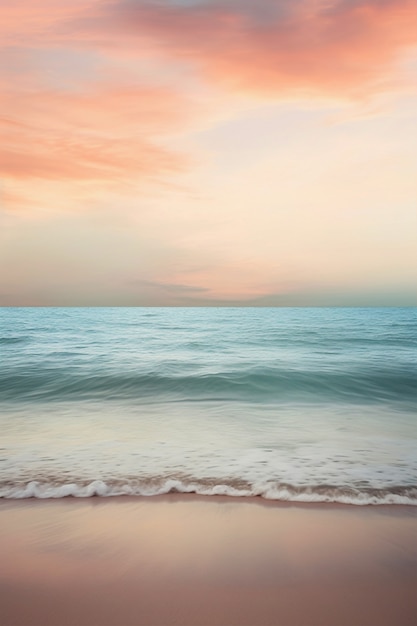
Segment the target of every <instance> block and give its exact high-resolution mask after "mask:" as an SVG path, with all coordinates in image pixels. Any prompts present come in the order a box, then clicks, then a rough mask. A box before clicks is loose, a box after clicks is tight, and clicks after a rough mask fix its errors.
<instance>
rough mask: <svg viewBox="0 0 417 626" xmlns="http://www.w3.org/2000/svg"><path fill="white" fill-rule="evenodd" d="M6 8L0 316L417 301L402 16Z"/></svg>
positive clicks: (118, 1) (406, 4) (416, 204)
mask: <svg viewBox="0 0 417 626" xmlns="http://www.w3.org/2000/svg"><path fill="white" fill-rule="evenodd" d="M0 12H1V19H0V42H1V44H0V46H1V50H0V54H1V58H2V64H1V69H0V83H1V90H0V93H1V95H0V129H1V136H2V140H1V142H0V168H1V187H0V203H1V204H0V304H2V305H36V306H37V305H58V306H59V305H155V306H159V305H185V306H186V305H250V306H254V305H256V306H258V305H409V304H416V303H417V297H416V293H417V286H416V283H417V252H416V251H417V130H416V129H417V29H416V23H417V3H416V2H415V0H109V1H107V0H71V1H68V0H2V3H1V8H0Z"/></svg>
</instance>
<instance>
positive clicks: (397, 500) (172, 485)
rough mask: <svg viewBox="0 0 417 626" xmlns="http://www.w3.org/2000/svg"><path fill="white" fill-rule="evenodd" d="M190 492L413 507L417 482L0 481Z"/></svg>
mask: <svg viewBox="0 0 417 626" xmlns="http://www.w3.org/2000/svg"><path fill="white" fill-rule="evenodd" d="M168 493H195V494H198V495H204V496H231V497H255V496H258V497H262V498H265V499H267V500H276V501H281V502H304V503H308V502H316V503H319V502H329V503H331V502H333V503H341V504H354V505H382V504H405V505H413V506H417V485H408V486H404V485H402V486H391V487H389V488H379V489H377V488H372V487H359V486H358V487H352V486H350V487H349V486H336V485H289V484H285V483H278V482H265V483H260V484H251V483H249V482H246V481H243V480H225V481H219V480H218V479H203V480H202V479H198V480H195V479H193V478H191V477H182V478H166V477H164V478H147V479H143V480H133V479H129V480H126V481H123V480H107V481H103V480H93V481H91V482H89V481H77V482H57V481H30V482H27V483H24V482H17V483H10V482H6V483H0V498H10V499H24V498H40V499H48V498H66V497H75V498H90V497H94V496H98V497H111V496H145V497H149V496H156V495H163V494H168Z"/></svg>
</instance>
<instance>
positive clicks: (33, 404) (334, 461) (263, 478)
mask: <svg viewBox="0 0 417 626" xmlns="http://www.w3.org/2000/svg"><path fill="white" fill-rule="evenodd" d="M170 491H177V492H196V493H199V494H206V495H211V494H228V495H232V496H233V495H236V496H250V495H260V496H263V497H265V498H271V499H276V500H289V501H303V502H306V501H314V502H321V501H326V502H346V503H353V504H379V503H394V504H395V503H398V504H402V503H404V504H417V313H416V310H415V309H413V308H381V309H377V308H366V309H365V308H364V309H360V308H3V309H0V497H6V498H27V497H38V498H59V497H64V496H69V495H72V496H80V497H88V496H94V495H99V496H110V495H123V494H129V495H153V494H161V493H167V492H170Z"/></svg>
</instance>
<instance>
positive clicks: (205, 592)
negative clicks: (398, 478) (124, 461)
mask: <svg viewBox="0 0 417 626" xmlns="http://www.w3.org/2000/svg"><path fill="white" fill-rule="evenodd" d="M416 514H417V509H416V508H415V507H405V506H391V507H390V506H374V507H372V506H366V507H358V506H344V505H331V504H329V505H323V504H321V505H314V504H311V505H294V504H288V505H286V504H282V503H276V502H268V501H265V500H262V499H260V498H251V499H249V498H246V499H245V498H226V497H198V496H193V495H175V494H172V495H169V496H161V497H152V498H89V499H75V498H66V499H61V500H46V501H40V500H25V501H12V500H3V501H2V502H0V515H1V523H0V530H1V532H0V550H1V555H2V558H1V566H0V606H1V624H2V626H41V625H42V626H133V625H136V626H139V625H140V626H142V625H143V626H165V625H166V626H174V625H178V626H179V625H181V626H188V625H189V626H200V625H201V626H203V625H204V626H228V625H230V626H232V625H236V626H237V625H239V626H267V625H268V626H296V625H297V626H356V625H357V626H408V625H410V626H411V625H412V624H415V623H416V618H417V594H416V593H415V592H416V589H417V520H416Z"/></svg>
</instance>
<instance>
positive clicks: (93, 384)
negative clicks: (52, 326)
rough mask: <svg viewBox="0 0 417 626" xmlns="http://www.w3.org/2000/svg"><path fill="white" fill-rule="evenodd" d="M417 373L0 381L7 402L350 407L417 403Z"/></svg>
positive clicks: (43, 374)
mask: <svg viewBox="0 0 417 626" xmlns="http://www.w3.org/2000/svg"><path fill="white" fill-rule="evenodd" d="M416 377H417V373H416V372H415V371H413V370H412V369H410V368H404V367H400V366H398V365H397V366H396V367H391V368H390V367H386V368H382V367H378V368H371V367H368V368H362V369H359V368H357V369H353V368H352V369H346V371H344V370H343V369H337V368H335V369H332V368H330V367H327V368H326V369H323V370H322V371H308V370H300V369H289V368H285V369H284V368H280V367H279V366H277V367H262V368H259V367H258V368H255V367H254V368H253V369H251V368H245V369H242V370H239V369H236V370H232V371H220V372H219V373H201V372H200V373H199V372H195V373H192V374H188V375H187V374H184V373H182V374H178V375H175V374H170V373H163V372H161V373H156V372H155V373H151V372H144V373H140V372H135V371H132V372H129V371H125V372H123V371H122V372H121V373H118V372H113V371H111V370H109V371H107V370H103V371H98V370H87V368H84V367H80V368H77V367H75V366H73V367H69V368H68V367H67V368H64V367H62V368H58V369H57V368H56V367H50V368H47V367H45V366H43V367H37V368H30V369H29V368H26V369H25V368H22V367H20V368H16V369H14V370H13V369H12V370H11V371H7V372H5V373H4V374H3V375H2V377H1V381H0V400H2V401H17V402H20V401H22V400H30V401H36V400H39V401H49V400H53V401H68V400H85V399H87V400H88V399H101V400H132V399H136V400H143V401H148V402H149V401H161V400H170V401H172V400H176V399H178V400H182V401H187V400H191V401H192V400H202V401H209V400H244V401H249V402H250V401H251V400H253V401H257V402H259V401H277V400H278V401H292V400H296V401H298V402H299V401H305V402H315V401H318V402H326V401H328V402H345V403H379V402H381V403H387V402H401V403H404V402H413V403H415V402H417V387H416V384H415V381H416Z"/></svg>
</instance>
